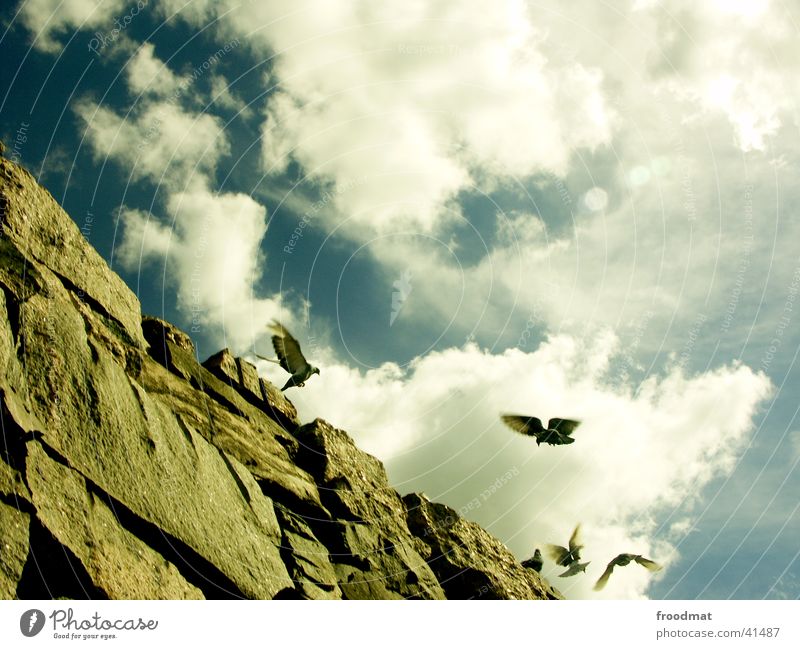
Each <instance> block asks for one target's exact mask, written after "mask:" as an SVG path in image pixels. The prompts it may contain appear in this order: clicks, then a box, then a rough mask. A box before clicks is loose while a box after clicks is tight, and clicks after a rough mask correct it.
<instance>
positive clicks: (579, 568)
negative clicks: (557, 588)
mask: <svg viewBox="0 0 800 649" xmlns="http://www.w3.org/2000/svg"><path fill="white" fill-rule="evenodd" d="M590 563H591V561H587V562H586V563H581V562H580V561H573V562H572V563H571V564H569V567H568V568H567V569H566V570H565V571H564V572H562V573H561V574H560V575H559V577H572V576H573V575H577V574H578V573H579V572H586V566H588V565H589V564H590Z"/></svg>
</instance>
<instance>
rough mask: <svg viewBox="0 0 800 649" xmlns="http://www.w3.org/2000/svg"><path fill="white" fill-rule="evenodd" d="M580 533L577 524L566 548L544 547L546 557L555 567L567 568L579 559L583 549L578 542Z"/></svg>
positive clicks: (550, 545)
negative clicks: (553, 562) (554, 563)
mask: <svg viewBox="0 0 800 649" xmlns="http://www.w3.org/2000/svg"><path fill="white" fill-rule="evenodd" d="M580 533H581V526H580V524H578V525H576V526H575V531H574V532H572V536H570V537H569V547H568V548H565V547H564V546H561V545H552V544H547V545H546V546H545V550H546V551H547V556H549V557H550V558H551V559H552V560H553V561H555V562H556V564H557V565H559V566H564V567H565V568H568V567H569V566H570V565H571V564H573V563H575V562H576V561H578V560H579V559H580V558H581V550H582V549H583V545H581V542H580Z"/></svg>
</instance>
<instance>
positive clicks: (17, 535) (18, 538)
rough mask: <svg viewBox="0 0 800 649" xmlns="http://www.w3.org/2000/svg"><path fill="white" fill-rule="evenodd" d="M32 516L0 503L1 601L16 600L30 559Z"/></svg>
mask: <svg viewBox="0 0 800 649" xmlns="http://www.w3.org/2000/svg"><path fill="white" fill-rule="evenodd" d="M29 524H30V515H29V514H26V513H25V512H21V511H20V510H18V509H16V508H15V507H12V506H10V505H7V504H5V503H4V502H2V501H0V599H14V598H15V597H16V593H17V585H18V584H19V580H20V577H22V570H23V568H24V567H25V560H26V559H27V557H28V526H29Z"/></svg>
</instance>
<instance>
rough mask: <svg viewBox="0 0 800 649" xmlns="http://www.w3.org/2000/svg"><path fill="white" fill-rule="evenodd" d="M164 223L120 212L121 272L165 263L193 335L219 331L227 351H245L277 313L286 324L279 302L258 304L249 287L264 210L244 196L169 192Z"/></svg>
mask: <svg viewBox="0 0 800 649" xmlns="http://www.w3.org/2000/svg"><path fill="white" fill-rule="evenodd" d="M166 217H167V218H166V219H164V218H155V217H153V216H152V215H149V214H145V213H143V212H141V211H139V210H133V209H127V208H124V209H123V210H122V211H121V214H120V218H121V220H122V224H123V228H124V230H123V232H124V236H123V241H122V245H121V246H120V247H119V248H118V249H117V254H118V255H119V258H120V261H121V262H122V263H123V264H124V265H125V267H126V268H128V269H136V268H139V267H140V266H141V265H143V264H147V263H153V262H155V263H159V264H166V276H167V277H168V278H169V281H170V283H171V285H172V286H173V287H174V288H175V290H176V291H177V298H178V306H179V308H181V309H182V310H183V312H184V313H185V314H186V316H187V319H188V320H189V321H190V323H191V325H190V327H187V328H188V329H189V330H190V331H191V332H192V333H194V334H197V333H200V332H201V331H202V332H205V333H212V334H214V335H215V336H218V335H219V333H220V332H221V334H222V336H223V337H224V339H225V341H226V344H227V345H229V346H231V347H233V348H234V349H237V350H244V349H246V348H247V347H250V346H251V345H252V342H253V340H254V339H256V338H258V337H260V336H263V335H264V323H265V322H268V321H269V320H270V319H271V318H276V317H279V316H281V313H282V311H283V314H282V315H283V317H284V319H286V316H287V312H286V310H285V309H282V304H281V300H280V299H278V298H260V297H258V296H256V295H255V294H254V289H253V287H254V286H255V285H256V284H257V282H258V281H259V280H260V278H261V273H262V268H263V263H264V259H263V256H262V255H261V253H260V246H261V242H262V239H263V238H264V235H265V233H266V230H267V219H266V209H265V208H264V206H262V205H261V204H259V203H258V202H257V201H255V200H253V199H252V198H251V197H250V196H247V195H246V194H237V193H230V192H225V193H214V192H212V191H210V190H209V189H208V188H206V187H204V186H197V187H194V188H191V189H188V190H186V191H183V192H176V193H173V194H171V195H170V197H169V199H168V201H167V205H166ZM289 320H291V318H289ZM209 330H210V331H209Z"/></svg>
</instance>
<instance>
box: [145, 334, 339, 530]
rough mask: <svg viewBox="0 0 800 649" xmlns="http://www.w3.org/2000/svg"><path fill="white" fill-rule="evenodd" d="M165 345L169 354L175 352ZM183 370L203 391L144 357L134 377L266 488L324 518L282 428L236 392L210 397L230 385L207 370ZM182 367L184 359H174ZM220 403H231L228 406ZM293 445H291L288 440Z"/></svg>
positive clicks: (316, 495) (314, 488) (313, 486)
mask: <svg viewBox="0 0 800 649" xmlns="http://www.w3.org/2000/svg"><path fill="white" fill-rule="evenodd" d="M169 346H170V350H171V351H170V354H171V357H172V358H173V359H175V358H176V357H177V356H178V353H176V350H175V349H172V348H171V343H170V344H169ZM195 365H196V367H195V368H192V369H190V370H189V372H190V373H192V374H193V375H198V374H199V375H200V376H201V381H202V385H203V387H204V388H205V392H206V393H205V394H204V393H203V392H200V391H198V390H196V389H194V388H192V386H191V385H189V384H188V383H186V382H185V381H180V380H179V379H178V378H176V377H175V376H173V375H172V374H170V373H169V372H167V371H166V370H164V369H163V368H161V367H160V366H159V365H156V364H155V363H151V362H145V363H143V366H142V373H141V375H140V376H139V381H140V382H141V385H142V387H143V388H144V389H145V390H146V391H147V393H148V394H150V395H151V396H152V397H153V398H155V399H157V400H158V401H160V402H161V403H163V404H164V405H165V406H167V407H168V408H170V410H172V412H173V413H175V414H176V415H177V417H178V422H179V424H180V425H181V427H182V428H183V429H184V430H187V431H192V432H193V433H196V434H199V435H201V436H202V437H203V438H204V439H205V440H207V441H208V442H211V443H213V444H214V445H215V446H217V448H220V449H222V450H223V451H225V452H226V453H228V454H230V455H231V456H232V457H235V458H236V459H237V460H238V461H239V462H241V463H242V464H243V465H244V466H245V467H246V468H247V470H248V471H249V472H250V473H251V474H253V476H254V477H255V478H256V479H257V480H258V481H259V484H260V485H261V487H262V490H264V491H265V492H266V493H267V494H269V495H271V496H274V497H276V498H280V499H281V500H282V501H284V502H287V503H291V504H292V506H293V507H294V508H295V510H296V511H299V512H301V513H303V514H307V515H311V516H316V517H322V518H330V514H328V512H327V510H326V509H325V507H323V505H322V503H321V501H320V496H319V491H318V490H317V485H316V483H315V482H314V479H313V478H312V477H311V476H310V475H309V474H308V473H307V472H305V471H303V470H302V469H301V468H300V467H299V466H297V464H296V463H295V462H294V461H293V460H292V458H291V455H290V453H289V451H288V450H287V449H286V446H287V445H289V443H288V440H286V439H285V436H286V435H287V433H286V432H285V431H284V430H283V429H282V428H280V427H279V426H278V425H277V424H276V423H275V422H274V421H273V420H272V419H271V418H269V417H268V416H267V415H266V414H264V413H263V412H261V411H259V410H257V409H255V408H253V407H252V406H250V405H249V404H247V403H245V402H244V401H243V400H241V398H240V397H239V396H238V395H237V394H236V393H232V394H227V395H226V397H225V398H223V399H219V395H218V394H217V396H218V398H217V399H213V398H211V396H209V395H210V394H214V393H215V392H216V391H218V390H220V389H221V390H231V388H229V387H228V386H226V385H224V384H220V385H216V384H212V383H211V382H216V383H219V381H218V380H217V379H215V378H214V377H213V376H210V375H209V376H206V375H205V374H208V371H207V370H205V369H204V368H202V367H201V366H200V365H198V364H196V363H195ZM179 366H180V367H182V368H187V367H188V366H189V359H187V358H184V359H182V360H180V361H179ZM203 372H204V373H205V374H202V373H203ZM222 403H225V404H228V406H229V408H233V409H234V412H231V410H230V409H229V408H226V407H224V406H223V405H222ZM292 445H293V446H292ZM296 447H297V441H296V440H294V439H293V438H292V439H291V445H290V448H293V449H296Z"/></svg>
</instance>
